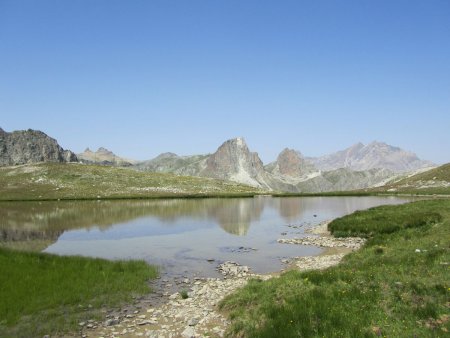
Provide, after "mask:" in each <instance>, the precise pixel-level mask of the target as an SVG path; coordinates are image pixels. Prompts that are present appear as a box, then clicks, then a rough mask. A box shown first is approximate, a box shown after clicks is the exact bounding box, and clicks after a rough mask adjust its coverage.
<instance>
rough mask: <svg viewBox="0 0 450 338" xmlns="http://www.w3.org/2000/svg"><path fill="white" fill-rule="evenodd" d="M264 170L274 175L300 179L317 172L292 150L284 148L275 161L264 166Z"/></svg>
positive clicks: (297, 152) (299, 154)
mask: <svg viewBox="0 0 450 338" xmlns="http://www.w3.org/2000/svg"><path fill="white" fill-rule="evenodd" d="M265 169H266V170H267V171H268V172H270V173H272V174H274V175H281V176H287V177H293V178H296V177H300V176H303V175H306V174H309V173H311V172H314V171H317V169H316V168H315V167H314V165H313V164H312V163H310V162H309V161H307V160H306V159H305V158H304V157H303V155H302V154H301V153H300V152H299V151H297V150H294V149H289V148H285V149H283V151H282V152H281V153H280V154H279V155H278V157H277V160H276V161H275V162H272V163H270V164H268V165H267V166H265Z"/></svg>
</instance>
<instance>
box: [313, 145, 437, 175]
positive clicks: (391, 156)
mask: <svg viewBox="0 0 450 338" xmlns="http://www.w3.org/2000/svg"><path fill="white" fill-rule="evenodd" d="M309 160H310V161H311V162H313V163H314V165H315V166H316V167H317V168H318V169H320V170H335V169H339V168H348V169H351V170H370V169H375V168H378V169H380V168H381V169H388V170H391V171H393V172H405V171H413V170H418V169H422V168H426V167H432V166H434V165H433V163H431V162H428V161H423V160H421V159H419V158H418V157H417V155H416V154H414V153H412V152H409V151H405V150H403V149H401V148H398V147H394V146H391V145H388V144H386V143H384V142H376V141H374V142H371V143H369V144H368V145H364V144H362V143H357V144H355V145H353V146H351V147H349V148H347V149H344V150H341V151H338V152H336V153H333V154H329V155H325V156H322V157H317V158H310V159H309Z"/></svg>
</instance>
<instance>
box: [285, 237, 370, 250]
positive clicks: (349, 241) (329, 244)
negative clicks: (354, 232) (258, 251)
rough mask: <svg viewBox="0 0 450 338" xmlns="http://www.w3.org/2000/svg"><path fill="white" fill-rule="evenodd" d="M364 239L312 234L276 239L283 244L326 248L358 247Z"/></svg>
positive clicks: (355, 248) (354, 248)
mask: <svg viewBox="0 0 450 338" xmlns="http://www.w3.org/2000/svg"><path fill="white" fill-rule="evenodd" d="M365 241H366V240H365V239H364V238H359V237H345V238H335V237H313V236H305V237H300V238H280V239H278V240H277V242H278V243H283V244H300V245H311V246H319V247H326V248H349V249H353V250H357V249H359V248H360V247H361V246H362V245H363V244H364V243H365Z"/></svg>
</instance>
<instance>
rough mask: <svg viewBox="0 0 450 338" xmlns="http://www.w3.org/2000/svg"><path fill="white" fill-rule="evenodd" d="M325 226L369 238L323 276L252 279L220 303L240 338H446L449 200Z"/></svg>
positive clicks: (449, 287) (449, 281)
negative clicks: (362, 246)
mask: <svg viewBox="0 0 450 338" xmlns="http://www.w3.org/2000/svg"><path fill="white" fill-rule="evenodd" d="M329 228H330V229H331V230H332V232H334V233H335V234H338V235H340V236H347V235H352V234H359V235H362V236H365V237H368V238H369V241H368V242H367V244H366V245H365V246H364V248H363V249H361V250H360V251H358V252H355V253H352V254H350V255H348V256H346V257H345V258H344V260H343V262H342V263H341V264H340V265H338V266H336V267H333V268H329V269H327V270H323V271H309V272H302V273H301V272H297V271H291V272H288V273H285V274H283V275H282V276H281V277H280V278H273V279H271V280H268V281H266V282H262V281H258V280H254V281H251V282H250V283H249V284H248V285H247V286H246V287H245V288H243V289H242V290H240V291H238V292H237V293H235V294H233V295H231V296H229V297H227V298H226V299H225V300H224V301H223V302H222V303H221V307H222V309H224V310H226V312H227V313H228V314H229V317H230V319H231V320H232V325H231V328H230V330H229V331H228V335H229V336H239V337H355V338H356V337H358V338H360V337H377V336H380V337H448V335H449V330H450V308H449V301H450V278H449V277H450V270H449V266H450V265H449V264H450V200H431V201H419V202H414V203H409V204H404V205H397V206H382V207H378V208H372V209H369V210H366V211H361V212H357V213H355V214H352V215H349V216H345V217H343V218H340V219H337V220H335V221H333V222H332V223H331V224H330V225H329Z"/></svg>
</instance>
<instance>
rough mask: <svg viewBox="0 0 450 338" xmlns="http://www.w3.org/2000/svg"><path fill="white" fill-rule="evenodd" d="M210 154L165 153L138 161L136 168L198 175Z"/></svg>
mask: <svg viewBox="0 0 450 338" xmlns="http://www.w3.org/2000/svg"><path fill="white" fill-rule="evenodd" d="M208 156H209V155H192V156H178V155H177V154H174V153H163V154H160V155H158V156H157V157H155V158H154V159H152V160H148V161H143V162H139V163H137V164H136V165H135V166H134V168H136V169H138V170H141V171H153V172H164V173H173V174H177V175H184V176H198V175H199V173H200V171H202V170H203V169H204V168H205V166H206V159H207V158H208Z"/></svg>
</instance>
